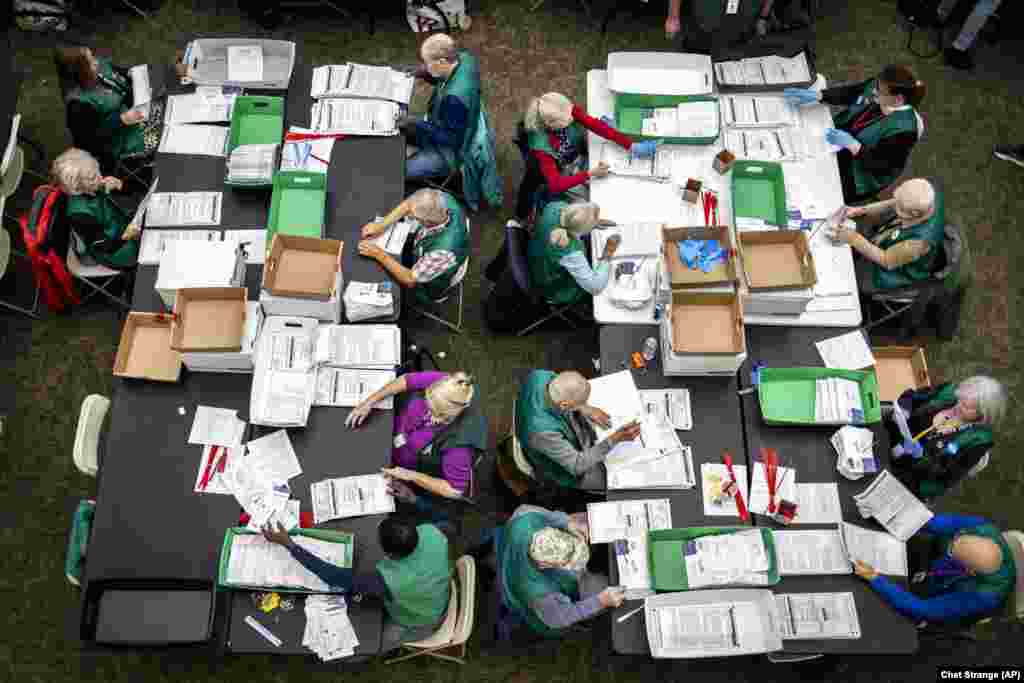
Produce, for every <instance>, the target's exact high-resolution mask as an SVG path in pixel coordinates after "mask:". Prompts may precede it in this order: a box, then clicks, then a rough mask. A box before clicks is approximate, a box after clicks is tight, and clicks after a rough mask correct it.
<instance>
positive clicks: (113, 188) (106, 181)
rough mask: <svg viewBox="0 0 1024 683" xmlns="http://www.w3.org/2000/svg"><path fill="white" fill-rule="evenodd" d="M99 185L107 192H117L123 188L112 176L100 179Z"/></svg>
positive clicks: (119, 181) (118, 180)
mask: <svg viewBox="0 0 1024 683" xmlns="http://www.w3.org/2000/svg"><path fill="white" fill-rule="evenodd" d="M100 183H101V184H102V185H103V187H104V189H106V191H107V192H119V191H120V190H121V189H122V188H123V187H124V183H122V182H121V180H120V179H118V178H115V177H114V176H112V175H108V176H103V177H102V178H100Z"/></svg>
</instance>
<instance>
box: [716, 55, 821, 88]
mask: <svg viewBox="0 0 1024 683" xmlns="http://www.w3.org/2000/svg"><path fill="white" fill-rule="evenodd" d="M715 77H716V78H717V80H718V83H719V84H720V85H766V84H770V85H776V84H782V83H806V82H808V81H810V80H811V67H810V64H809V63H808V62H807V53H806V52H801V53H799V54H798V55H796V56H794V57H779V56H776V55H769V56H766V57H754V58H751V59H743V60H737V61H730V62H716V63H715Z"/></svg>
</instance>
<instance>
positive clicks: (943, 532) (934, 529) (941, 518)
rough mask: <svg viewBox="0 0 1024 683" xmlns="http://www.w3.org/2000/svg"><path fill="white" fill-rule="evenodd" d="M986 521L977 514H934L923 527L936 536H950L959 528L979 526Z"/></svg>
mask: <svg viewBox="0 0 1024 683" xmlns="http://www.w3.org/2000/svg"><path fill="white" fill-rule="evenodd" d="M987 521H988V520H986V519H985V518H984V517H978V516H977V515H950V514H944V515H935V516H934V517H932V518H931V519H929V520H928V523H927V524H925V526H924V529H925V531H927V532H928V533H930V534H935V535H937V536H952V535H953V534H955V533H956V532H958V531H960V530H961V529H967V528H970V527H976V526H981V525H982V524H986V523H987Z"/></svg>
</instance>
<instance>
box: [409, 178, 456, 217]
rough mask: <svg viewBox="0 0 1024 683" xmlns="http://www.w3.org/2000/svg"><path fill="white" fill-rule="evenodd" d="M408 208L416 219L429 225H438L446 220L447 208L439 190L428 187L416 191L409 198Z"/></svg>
mask: <svg viewBox="0 0 1024 683" xmlns="http://www.w3.org/2000/svg"><path fill="white" fill-rule="evenodd" d="M409 207H410V209H411V210H412V213H413V214H414V215H415V217H416V218H417V219H419V220H421V221H425V222H427V223H429V224H430V225H440V224H441V223H444V222H445V221H446V220H448V207H447V206H445V203H444V197H443V196H441V191H440V190H434V189H431V188H429V187H427V188H423V189H422V190H417V191H416V192H414V193H413V194H412V195H411V196H410V197H409Z"/></svg>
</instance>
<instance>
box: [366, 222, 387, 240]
mask: <svg viewBox="0 0 1024 683" xmlns="http://www.w3.org/2000/svg"><path fill="white" fill-rule="evenodd" d="M387 229H388V226H386V225H384V224H383V223H376V222H374V223H367V224H366V225H364V226H363V232H362V235H363V239H369V238H371V237H376V236H377V235H379V234H381V233H382V232H384V231H385V230H387Z"/></svg>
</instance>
